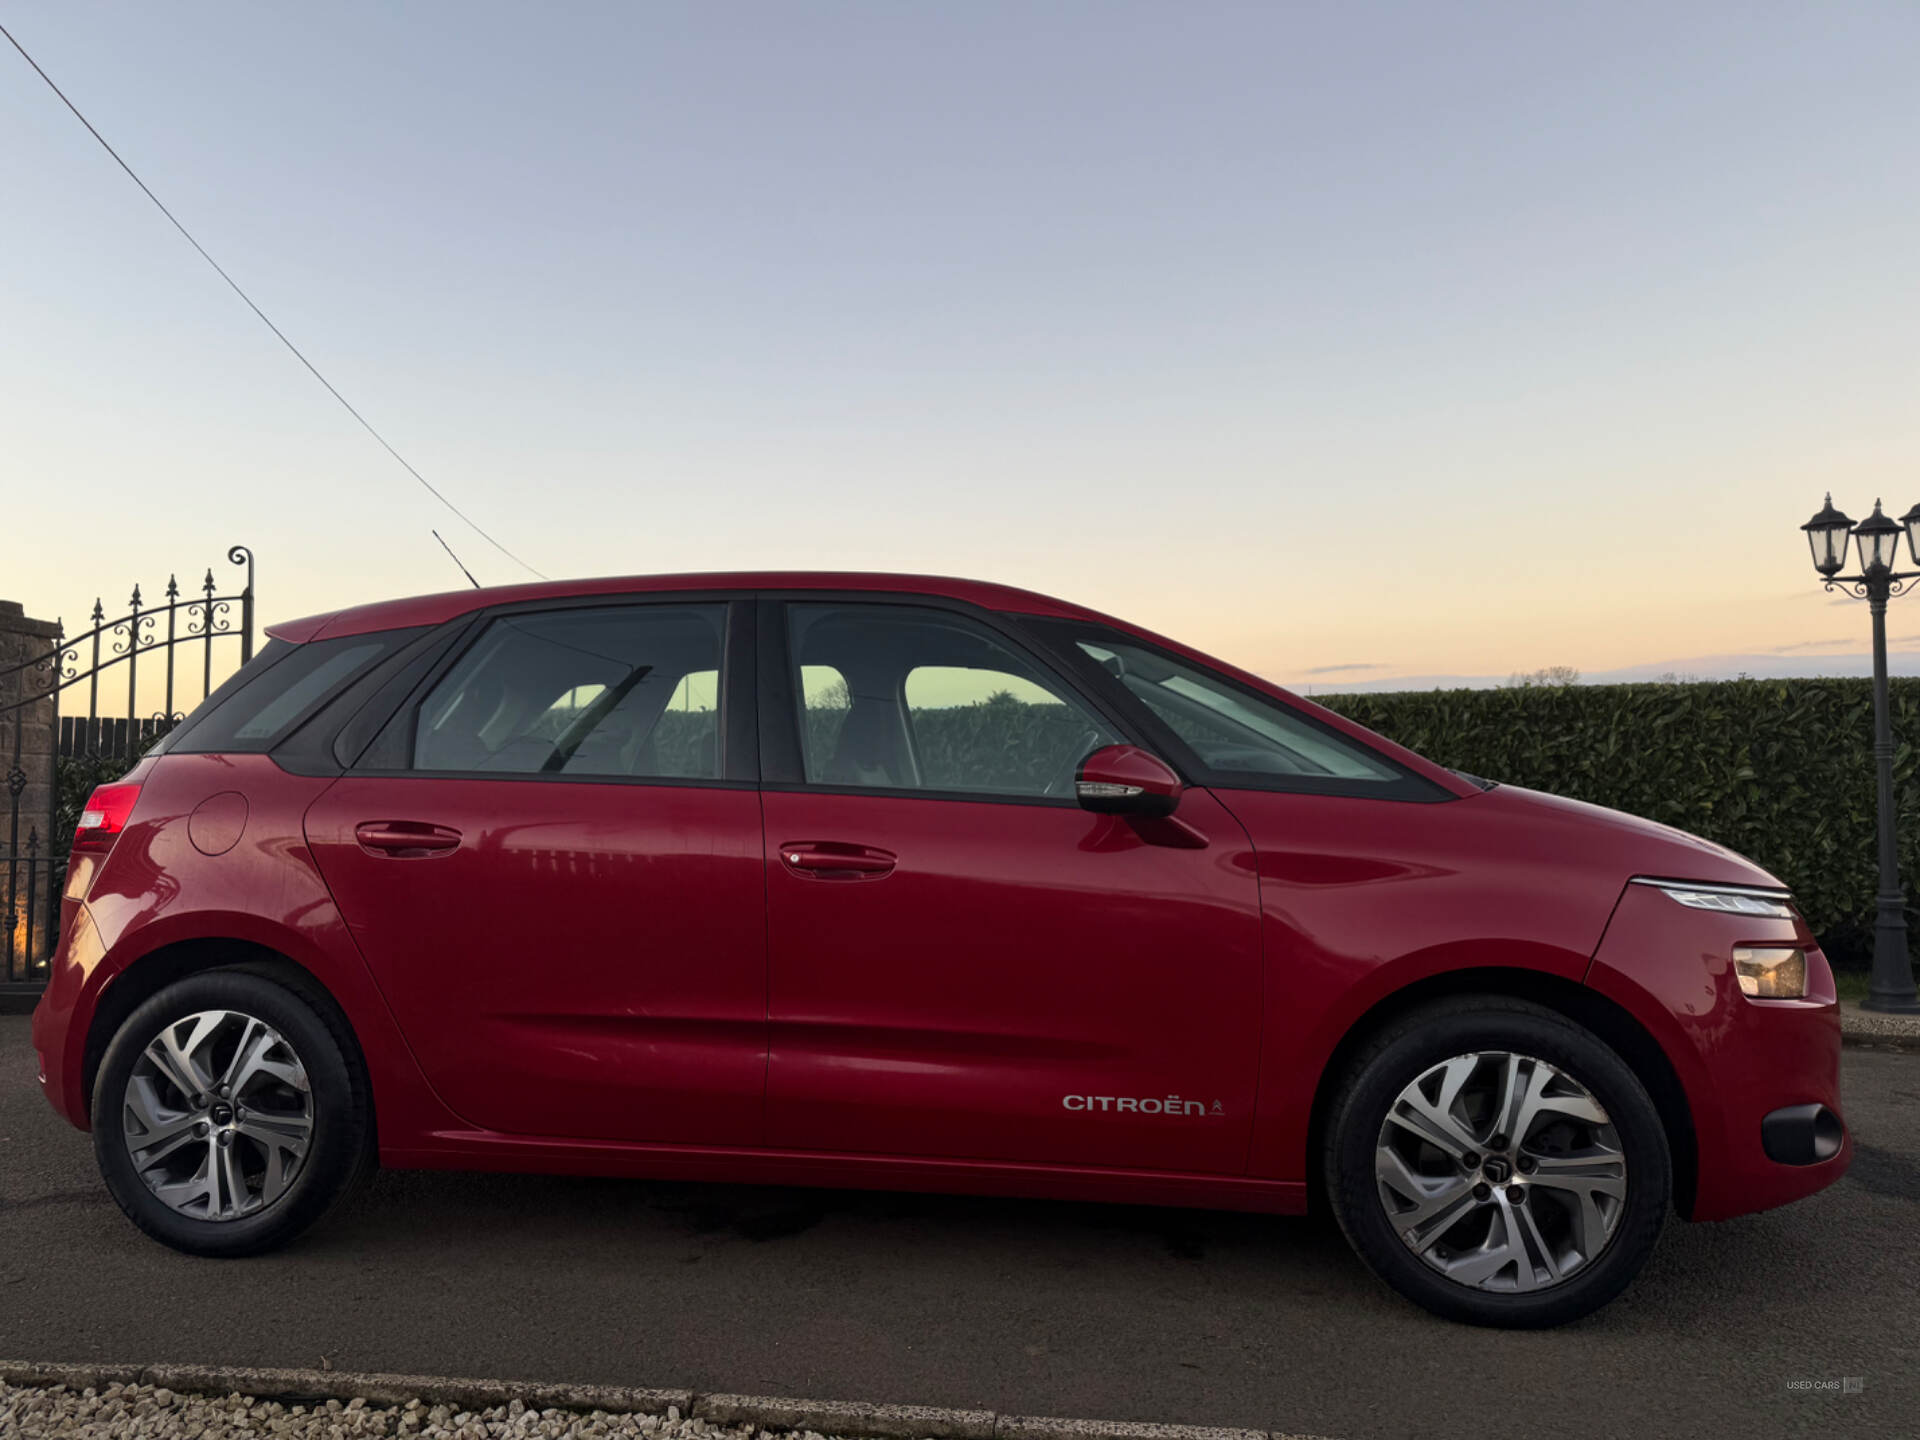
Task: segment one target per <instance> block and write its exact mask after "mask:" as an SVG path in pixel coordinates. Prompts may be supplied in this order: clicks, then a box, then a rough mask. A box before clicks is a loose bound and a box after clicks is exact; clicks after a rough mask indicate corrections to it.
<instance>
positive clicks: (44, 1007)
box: [33, 902, 102, 1130]
mask: <svg viewBox="0 0 1920 1440" xmlns="http://www.w3.org/2000/svg"><path fill="white" fill-rule="evenodd" d="M66 910H67V913H66V914H65V915H64V916H63V917H62V925H61V932H60V945H59V948H58V949H57V950H55V951H54V955H53V961H52V963H51V965H50V967H49V972H48V978H47V989H46V993H45V994H43V995H42V996H41V997H40V1003H39V1005H37V1006H36V1007H34V1012H33V1048H34V1050H35V1052H36V1053H37V1054H38V1056H39V1059H40V1088H41V1090H42V1091H43V1092H45V1094H46V1097H47V1103H48V1104H50V1105H52V1106H53V1108H54V1110H55V1111H56V1112H58V1114H59V1115H60V1117H61V1118H62V1119H64V1120H66V1121H67V1122H68V1123H69V1124H71V1125H75V1126H78V1127H79V1128H80V1129H82V1130H88V1129H91V1128H92V1119H91V1117H90V1116H89V1115H88V1114H87V1102H86V1083H85V1060H86V1054H85V1052H86V1043H87V1021H88V1019H89V1018H90V1017H91V1015H92V1013H93V1001H94V1000H95V999H96V998H97V996H96V995H95V993H94V991H95V988H96V987H95V986H93V985H92V984H90V983H89V982H90V981H92V980H93V979H94V973H95V971H96V970H97V969H98V967H99V962H100V960H101V958H102V957H101V951H100V938H99V932H98V931H97V930H95V928H94V924H93V916H92V914H91V912H89V911H88V909H87V907H86V906H85V905H80V904H75V903H73V902H68V904H67V907H66Z"/></svg>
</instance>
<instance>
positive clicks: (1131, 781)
mask: <svg viewBox="0 0 1920 1440" xmlns="http://www.w3.org/2000/svg"><path fill="white" fill-rule="evenodd" d="M1181 788H1182V787H1181V784H1180V777H1179V776H1178V775H1176V774H1175V773H1174V771H1173V767H1172V766H1171V765H1169V764H1167V762H1166V761H1164V760H1162V759H1161V758H1160V757H1159V756H1157V755H1152V754H1149V753H1148V752H1147V751H1145V750H1142V749H1141V748H1140V747H1139V746H1138V745H1107V746H1104V747H1102V748H1101V749H1099V750H1096V751H1094V752H1093V753H1092V754H1091V755H1089V756H1087V758H1086V759H1084V760H1082V761H1081V762H1080V768H1079V770H1077V771H1076V772H1075V773H1074V777H1073V793H1074V796H1075V798H1076V799H1078V800H1079V802H1080V808H1081V809H1082V810H1091V811H1092V812H1093V813H1094V814H1096V815H1138V816H1142V817H1145V818H1148V819H1157V818H1159V817H1162V816H1166V815H1171V814H1173V812H1174V808H1175V807H1176V806H1178V805H1179V803H1180V791H1181Z"/></svg>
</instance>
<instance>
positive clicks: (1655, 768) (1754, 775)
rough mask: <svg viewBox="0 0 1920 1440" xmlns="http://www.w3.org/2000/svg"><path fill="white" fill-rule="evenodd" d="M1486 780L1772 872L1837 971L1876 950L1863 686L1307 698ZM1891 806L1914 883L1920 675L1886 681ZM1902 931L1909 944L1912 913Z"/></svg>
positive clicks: (1869, 706)
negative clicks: (1640, 824) (1675, 833)
mask: <svg viewBox="0 0 1920 1440" xmlns="http://www.w3.org/2000/svg"><path fill="white" fill-rule="evenodd" d="M1315 699H1316V700H1318V701H1319V703H1321V704H1323V705H1326V706H1327V707H1328V708H1329V709H1332V710H1337V711H1339V712H1340V713H1341V714H1343V715H1346V716H1350V717H1351V718H1352V719H1354V720H1357V721H1359V722H1360V723H1361V724H1362V725H1365V726H1367V727H1368V728H1370V729H1373V730H1377V731H1379V732H1380V733H1381V734H1382V735H1385V736H1387V737H1389V738H1390V739H1393V740H1397V741H1399V742H1400V743H1401V744H1402V745H1405V746H1407V747H1408V748H1410V749H1413V750H1417V751H1419V752H1420V753H1421V754H1422V755H1425V756H1427V757H1428V758H1430V759H1433V760H1436V761H1438V762H1439V763H1440V764H1442V765H1450V766H1452V767H1454V768H1455V769H1458V770H1464V771H1466V772H1468V773H1469V774H1473V775H1478V776H1481V777H1482V778H1484V779H1488V780H1500V781H1505V782H1507V783H1509V784H1513V785H1525V786H1528V787H1530V788H1532V789H1536V790H1547V791H1551V792H1553V793H1554V794H1556V795H1567V796H1571V797H1573V798H1575V799H1578V800H1589V801H1592V802H1593V803H1594V804H1596V805H1606V806H1610V807H1612V808H1613V809H1616V810H1625V811H1627V812H1628V813H1630V814H1634V815H1643V816H1645V817H1646V818H1648V819H1650V820H1659V821H1662V822H1664V823H1665V824H1668V825H1674V826H1678V827H1679V828H1680V829H1682V830H1689V831H1692V832H1693V833H1695V834H1697V835H1704V836H1706V837H1707V838H1708V839H1710V840H1716V841H1718V842H1719V843H1720V844H1722V845H1726V846H1729V847H1730V848H1732V849H1734V850H1738V851H1739V852H1740V853H1741V854H1743V855H1747V856H1749V857H1751V858H1752V859H1753V860H1755V861H1757V862H1758V863H1759V864H1761V865H1764V866H1765V867H1766V868H1767V869H1769V870H1771V871H1772V872H1773V873H1774V874H1776V875H1778V876H1779V877H1780V878H1781V879H1782V880H1784V881H1785V882H1786V883H1787V884H1788V885H1790V886H1791V887H1792V888H1793V892H1794V895H1795V897H1796V899H1797V900H1798V902H1799V904H1800V906H1801V909H1802V910H1803V912H1804V913H1805V914H1806V917H1807V921H1808V923H1809V924H1810V925H1812V927H1813V930H1814V932H1815V934H1817V935H1818V936H1819V937H1820V940H1821V944H1822V946H1823V947H1824V948H1825V949H1826V951H1827V953H1828V955H1829V956H1830V957H1831V958H1832V959H1833V961H1834V963H1835V964H1836V965H1841V966H1845V967H1848V968H1860V967H1864V966H1866V965H1867V964H1868V963H1869V961H1870V959H1871V956H1872V946H1873V908H1874V906H1873V896H1874V889H1875V871H1874V784H1873V691H1872V685H1871V683H1870V682H1869V681H1866V680H1729V681H1719V682H1706V683H1695V684H1677V685H1563V686H1550V687H1526V688H1510V689H1502V690H1429V691H1408V692H1404V693H1399V694H1378V695H1331V696H1316V697H1315ZM1893 733H1894V741H1895V748H1894V757H1893V776H1894V798H1895V802H1896V806H1897V810H1898V814H1899V817H1900V861H1901V872H1902V874H1903V875H1904V876H1905V877H1906V879H1905V884H1906V888H1907V893H1908V896H1909V899H1910V900H1911V899H1914V898H1916V897H1915V890H1916V888H1920V887H1916V884H1915V880H1916V877H1920V773H1916V771H1917V768H1920V767H1916V765H1915V751H1914V747H1913V745H1912V743H1911V740H1912V739H1913V737H1915V736H1920V680H1895V681H1894V682H1893ZM1907 924H1908V926H1909V927H1910V931H1911V933H1912V934H1913V935H1914V936H1915V938H1916V939H1920V912H1916V910H1915V909H1914V907H1913V906H1912V905H1909V908H1908V915H1907Z"/></svg>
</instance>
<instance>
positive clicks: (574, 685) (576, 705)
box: [413, 605, 726, 780]
mask: <svg viewBox="0 0 1920 1440" xmlns="http://www.w3.org/2000/svg"><path fill="white" fill-rule="evenodd" d="M725 624H726V607H725V606H724V605H628V606H609V607H606V608H603V609H600V608H596V609H580V610H556V611H551V612H547V613H545V614H535V615H508V616H502V617H501V618H499V619H497V620H494V621H493V622H492V623H491V624H489V625H488V626H487V628H486V630H485V631H484V632H483V633H482V634H481V636H480V639H479V640H478V641H477V642H476V643H475V644H474V646H473V648H472V649H471V650H469V651H468V652H467V653H466V654H465V655H464V656H462V657H461V659H460V660H459V661H458V662H457V663H456V664H455V665H454V667H453V668H452V669H451V670H450V671H448V672H447V674H446V676H445V677H444V678H443V679H442V680H441V681H440V683H439V684H438V685H436V686H434V688H433V691H432V693H431V694H429V695H428V696H427V698H426V700H425V701H424V702H423V703H422V705H421V707H420V715H419V722H418V726H417V728H416V731H415V735H414V747H413V768H414V769H416V770H431V771H440V772H450V773H456V774H471V773H481V774H494V775H540V774H546V775H566V776H573V777H580V778H586V777H605V778H641V779H688V780H714V779H718V778H719V777H720V773H721V771H720V764H721V757H720V733H721V731H720V654H721V645H722V638H723V635H724V633H725Z"/></svg>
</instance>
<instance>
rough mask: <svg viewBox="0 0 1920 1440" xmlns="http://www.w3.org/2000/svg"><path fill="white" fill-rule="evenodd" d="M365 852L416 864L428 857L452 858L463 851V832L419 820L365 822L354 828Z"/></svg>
mask: <svg viewBox="0 0 1920 1440" xmlns="http://www.w3.org/2000/svg"><path fill="white" fill-rule="evenodd" d="M353 838H354V839H356V840H358V841H359V842H360V848H361V849H362V850H366V851H370V852H371V853H373V854H375V855H390V856H392V857H393V858H395V859H397V860H413V859H419V858H422V857H424V856H428V855H451V854H452V853H453V852H454V851H455V850H458V849H459V848H460V832H459V831H458V830H450V829H448V828H447V827H446V826H445V825H428V824H426V823H424V822H423V821H419V820H363V821H362V822H361V823H360V824H358V825H356V826H354V828H353Z"/></svg>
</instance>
